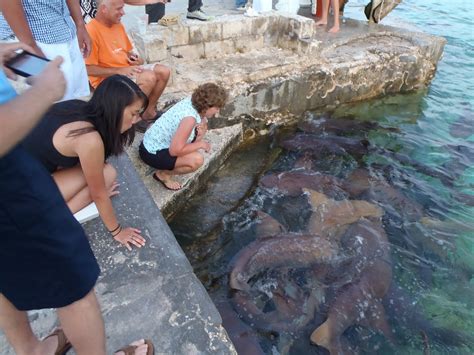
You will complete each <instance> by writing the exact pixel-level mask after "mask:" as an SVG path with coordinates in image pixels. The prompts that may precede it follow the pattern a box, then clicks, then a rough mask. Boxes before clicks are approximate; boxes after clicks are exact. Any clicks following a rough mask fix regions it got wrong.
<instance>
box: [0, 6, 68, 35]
mask: <svg viewBox="0 0 474 355" xmlns="http://www.w3.org/2000/svg"><path fill="white" fill-rule="evenodd" d="M22 3H23V10H24V11H25V16H26V20H27V21H28V25H29V26H30V29H31V33H32V34H33V38H34V39H35V41H36V42H40V43H46V44H58V43H66V42H69V41H70V40H72V39H73V38H74V37H76V25H75V24H74V21H73V20H72V18H71V14H70V13H69V8H68V6H67V3H66V0H22ZM14 37H15V35H14V33H13V32H12V30H11V29H10V26H9V25H8V23H7V21H6V20H5V18H4V17H3V14H2V13H0V40H8V39H13V38H14Z"/></svg>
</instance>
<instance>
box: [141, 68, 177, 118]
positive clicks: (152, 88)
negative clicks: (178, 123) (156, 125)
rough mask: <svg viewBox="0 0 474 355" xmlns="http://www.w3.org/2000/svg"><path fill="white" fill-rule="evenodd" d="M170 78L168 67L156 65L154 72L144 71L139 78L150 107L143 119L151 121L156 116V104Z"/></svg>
mask: <svg viewBox="0 0 474 355" xmlns="http://www.w3.org/2000/svg"><path fill="white" fill-rule="evenodd" d="M169 78H170V70H169V68H168V67H166V66H164V65H161V64H155V65H154V66H153V70H144V71H143V72H142V73H140V74H139V75H138V77H137V85H138V86H139V87H140V89H142V91H143V92H144V93H145V94H146V95H147V96H148V101H149V102H148V107H147V109H146V110H145V112H144V113H143V114H142V118H143V119H144V120H145V121H146V120H151V119H153V118H154V117H155V116H156V104H157V103H158V99H159V98H160V96H161V94H162V93H163V91H164V90H165V87H166V85H167V84H168V80H169Z"/></svg>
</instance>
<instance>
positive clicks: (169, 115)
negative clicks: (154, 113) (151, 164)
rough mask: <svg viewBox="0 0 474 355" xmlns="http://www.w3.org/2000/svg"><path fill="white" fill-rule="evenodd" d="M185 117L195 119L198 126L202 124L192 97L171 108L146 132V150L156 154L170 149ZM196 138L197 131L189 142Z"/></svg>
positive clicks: (193, 132)
mask: <svg viewBox="0 0 474 355" xmlns="http://www.w3.org/2000/svg"><path fill="white" fill-rule="evenodd" d="M185 117H194V119H195V120H196V124H200V123H201V116H199V112H197V111H196V109H195V108H194V106H193V104H192V102H191V97H187V98H185V99H183V100H181V101H179V102H178V103H177V104H175V105H174V106H173V107H171V108H170V109H169V110H168V111H166V112H165V113H164V114H163V115H162V116H161V117H160V118H159V119H158V120H157V121H156V122H155V123H153V125H152V126H151V127H150V128H149V129H148V130H147V131H146V132H145V135H144V136H143V146H144V147H145V149H146V150H147V151H148V152H149V153H151V154H156V152H157V151H159V150H162V149H169V147H170V145H171V140H172V139H173V136H174V135H175V133H176V131H177V130H178V127H179V124H180V123H181V121H182V120H183V118H185ZM194 137H195V131H194V130H193V131H192V132H191V134H190V136H189V138H188V141H187V142H188V143H191V142H192V141H193V140H194Z"/></svg>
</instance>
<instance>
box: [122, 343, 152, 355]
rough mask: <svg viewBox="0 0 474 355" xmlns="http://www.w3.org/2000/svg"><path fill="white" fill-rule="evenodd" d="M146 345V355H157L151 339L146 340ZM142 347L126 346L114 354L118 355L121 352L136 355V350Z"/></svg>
mask: <svg viewBox="0 0 474 355" xmlns="http://www.w3.org/2000/svg"><path fill="white" fill-rule="evenodd" d="M145 344H146V345H148V349H147V351H146V355H154V354H155V348H154V347H153V343H152V342H151V340H150V339H145ZM139 346H141V345H127V346H124V347H123V348H121V349H118V350H116V351H115V352H114V354H115V353H118V352H119V351H123V353H124V354H125V355H135V350H136V349H137V348H138V347H139Z"/></svg>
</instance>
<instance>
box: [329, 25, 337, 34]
mask: <svg viewBox="0 0 474 355" xmlns="http://www.w3.org/2000/svg"><path fill="white" fill-rule="evenodd" d="M328 32H329V33H336V32H339V26H333V27H331V28H330V29H329V30H328Z"/></svg>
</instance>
